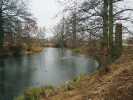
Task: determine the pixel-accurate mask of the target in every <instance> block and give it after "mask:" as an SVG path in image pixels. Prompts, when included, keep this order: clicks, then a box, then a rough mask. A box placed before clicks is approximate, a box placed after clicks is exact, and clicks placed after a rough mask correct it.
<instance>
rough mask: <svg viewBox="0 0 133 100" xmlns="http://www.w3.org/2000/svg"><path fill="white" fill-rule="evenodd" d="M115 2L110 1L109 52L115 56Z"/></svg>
mask: <svg viewBox="0 0 133 100" xmlns="http://www.w3.org/2000/svg"><path fill="white" fill-rule="evenodd" d="M113 49H114V45H113V0H109V52H110V54H111V55H112V56H113V52H114V50H113Z"/></svg>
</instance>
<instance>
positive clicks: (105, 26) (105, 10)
mask: <svg viewBox="0 0 133 100" xmlns="http://www.w3.org/2000/svg"><path fill="white" fill-rule="evenodd" d="M102 49H104V50H107V49H108V0H104V5H103V40H102Z"/></svg>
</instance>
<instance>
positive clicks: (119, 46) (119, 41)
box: [115, 23, 122, 58]
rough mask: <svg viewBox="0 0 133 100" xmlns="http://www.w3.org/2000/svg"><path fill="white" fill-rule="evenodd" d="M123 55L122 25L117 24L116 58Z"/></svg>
mask: <svg viewBox="0 0 133 100" xmlns="http://www.w3.org/2000/svg"><path fill="white" fill-rule="evenodd" d="M121 54H122V23H116V31H115V57H116V58H119V57H120V56H121Z"/></svg>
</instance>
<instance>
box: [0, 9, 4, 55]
mask: <svg viewBox="0 0 133 100" xmlns="http://www.w3.org/2000/svg"><path fill="white" fill-rule="evenodd" d="M3 40H4V33H3V28H2V13H1V11H0V53H2V51H3Z"/></svg>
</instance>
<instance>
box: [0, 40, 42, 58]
mask: <svg viewBox="0 0 133 100" xmlns="http://www.w3.org/2000/svg"><path fill="white" fill-rule="evenodd" d="M42 50H43V49H42V48H40V47H39V46H38V45H37V44H35V43H14V44H10V43H8V42H5V43H4V50H3V52H2V53H0V55H1V56H9V55H21V54H29V53H34V52H41V51H42Z"/></svg>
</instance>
